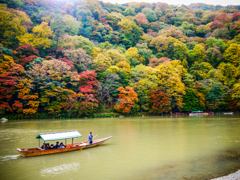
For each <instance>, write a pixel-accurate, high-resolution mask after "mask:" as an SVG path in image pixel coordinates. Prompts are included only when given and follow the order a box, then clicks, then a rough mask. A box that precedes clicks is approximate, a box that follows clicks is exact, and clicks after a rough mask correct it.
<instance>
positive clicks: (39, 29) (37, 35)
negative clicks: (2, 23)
mask: <svg viewBox="0 0 240 180" xmlns="http://www.w3.org/2000/svg"><path fill="white" fill-rule="evenodd" d="M32 31H33V34H31V33H26V34H24V35H22V36H19V37H18V40H19V41H20V45H24V44H32V46H33V47H35V48H43V49H46V48H49V47H50V46H51V44H52V41H51V39H50V38H52V37H53V36H54V35H53V31H52V30H51V28H50V26H48V23H46V22H42V23H41V24H40V25H38V26H35V27H34V28H33V30H32Z"/></svg>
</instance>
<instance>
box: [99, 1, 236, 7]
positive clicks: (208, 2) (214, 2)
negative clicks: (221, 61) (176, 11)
mask: <svg viewBox="0 0 240 180" xmlns="http://www.w3.org/2000/svg"><path fill="white" fill-rule="evenodd" d="M102 1H103V2H111V3H118V4H123V3H128V2H150V3H151V2H165V3H168V4H174V5H178V4H185V5H189V4H191V3H198V2H200V3H205V4H213V5H222V6H226V5H240V1H239V0H184V1H180V0H102Z"/></svg>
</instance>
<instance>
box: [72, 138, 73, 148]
mask: <svg viewBox="0 0 240 180" xmlns="http://www.w3.org/2000/svg"><path fill="white" fill-rule="evenodd" d="M72 147H73V138H72Z"/></svg>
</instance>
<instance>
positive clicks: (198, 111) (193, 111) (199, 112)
mask: <svg viewBox="0 0 240 180" xmlns="http://www.w3.org/2000/svg"><path fill="white" fill-rule="evenodd" d="M192 112H193V113H200V112H203V111H192Z"/></svg>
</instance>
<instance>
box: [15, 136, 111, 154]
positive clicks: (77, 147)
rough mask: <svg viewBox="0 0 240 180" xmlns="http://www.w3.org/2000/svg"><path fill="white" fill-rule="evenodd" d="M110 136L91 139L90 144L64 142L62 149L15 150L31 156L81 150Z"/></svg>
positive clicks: (98, 143) (96, 144) (100, 142)
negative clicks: (64, 146) (64, 145)
mask: <svg viewBox="0 0 240 180" xmlns="http://www.w3.org/2000/svg"><path fill="white" fill-rule="evenodd" d="M110 138H112V136H110V137H107V138H102V139H97V140H93V143H92V144H89V142H88V141H86V142H81V143H74V144H73V145H72V144H66V148H62V149H48V150H44V149H41V148H30V149H19V148H18V149H17V151H18V152H19V153H20V154H21V155H22V156H23V157H32V156H41V155H47V154H56V153H62V152H69V151H76V150H81V149H83V148H90V147H94V146H98V145H100V144H102V143H104V142H105V141H107V140H108V139H110Z"/></svg>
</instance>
